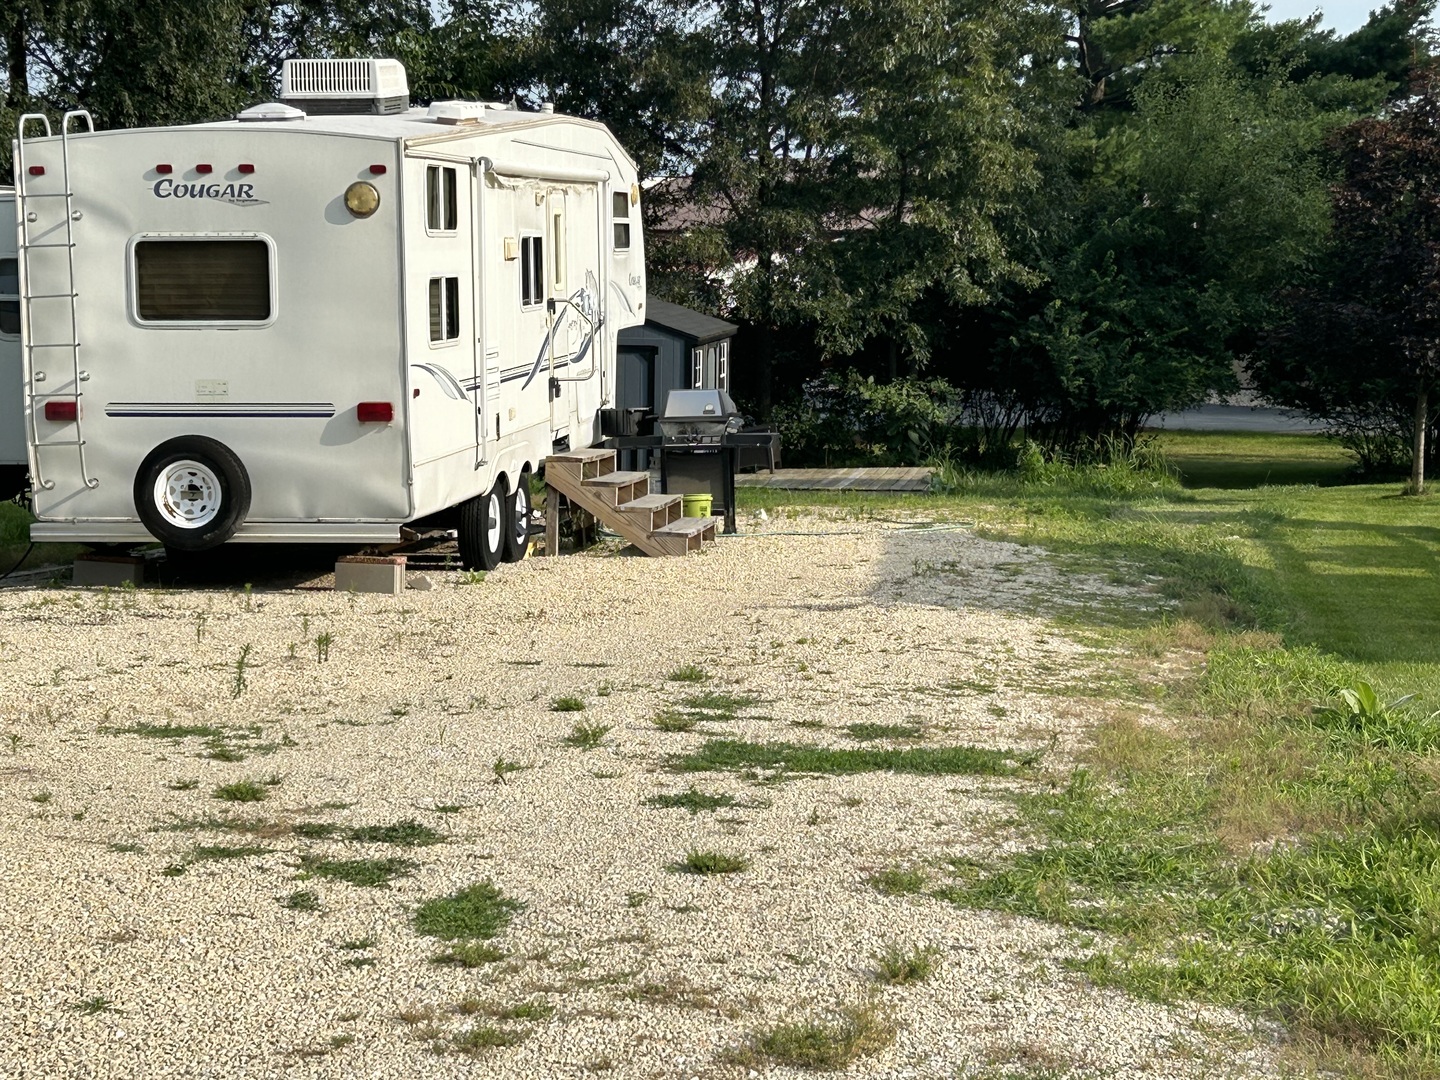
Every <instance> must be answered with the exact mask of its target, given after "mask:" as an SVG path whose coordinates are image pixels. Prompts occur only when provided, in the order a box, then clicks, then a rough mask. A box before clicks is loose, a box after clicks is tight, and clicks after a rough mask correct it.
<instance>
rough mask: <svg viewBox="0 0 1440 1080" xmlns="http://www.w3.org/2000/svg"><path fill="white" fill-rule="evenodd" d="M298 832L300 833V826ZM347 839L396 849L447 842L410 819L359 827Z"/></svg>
mask: <svg viewBox="0 0 1440 1080" xmlns="http://www.w3.org/2000/svg"><path fill="white" fill-rule="evenodd" d="M296 831H297V832H298V831H299V827H298V826H297V829H296ZM346 837H347V839H350V840H354V841H355V842H357V843H361V844H393V845H395V846H396V847H429V846H430V845H432V844H443V843H444V842H445V836H444V834H443V833H440V832H436V831H435V830H434V829H432V828H430V826H429V825H422V824H421V823H420V822H418V821H413V820H411V819H409V818H407V819H406V820H404V821H397V822H395V823H394V824H393V825H359V826H356V827H355V828H353V829H350V830H349V831H348V832H347V833H346Z"/></svg>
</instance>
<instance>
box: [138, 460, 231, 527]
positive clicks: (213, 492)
mask: <svg viewBox="0 0 1440 1080" xmlns="http://www.w3.org/2000/svg"><path fill="white" fill-rule="evenodd" d="M220 491H221V485H220V477H219V476H218V475H216V473H215V471H214V470H213V469H211V468H210V466H208V465H202V464H201V463H200V462H198V461H172V462H171V463H170V464H169V465H167V466H165V468H164V469H163V470H161V473H160V475H159V476H158V477H156V478H155V493H154V499H155V509H156V510H158V511H160V516H161V517H162V518H164V519H165V521H166V522H167V523H168V524H170V525H173V526H175V527H176V528H177V529H202V528H204V527H205V526H206V525H209V524H210V523H211V522H212V521H214V520H215V519H216V518H217V517H219V516H220V504H221V501H222V499H221V494H220Z"/></svg>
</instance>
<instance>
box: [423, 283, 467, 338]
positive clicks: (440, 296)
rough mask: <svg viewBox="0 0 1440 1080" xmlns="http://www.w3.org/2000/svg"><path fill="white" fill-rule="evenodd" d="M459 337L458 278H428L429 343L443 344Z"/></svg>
mask: <svg viewBox="0 0 1440 1080" xmlns="http://www.w3.org/2000/svg"><path fill="white" fill-rule="evenodd" d="M459 338H460V279H459V278H458V277H447V278H431V279H430V344H432V345H443V344H445V343H446V342H450V341H458V340H459Z"/></svg>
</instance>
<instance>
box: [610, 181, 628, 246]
mask: <svg viewBox="0 0 1440 1080" xmlns="http://www.w3.org/2000/svg"><path fill="white" fill-rule="evenodd" d="M610 202H611V206H612V207H613V214H614V218H615V250H616V251H629V250H630V193H629V192H628V191H617V192H615V194H614V195H612V196H611V198H610Z"/></svg>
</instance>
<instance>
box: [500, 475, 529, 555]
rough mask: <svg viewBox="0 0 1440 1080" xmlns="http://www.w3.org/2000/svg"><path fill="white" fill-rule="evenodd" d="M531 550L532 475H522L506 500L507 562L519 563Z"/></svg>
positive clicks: (505, 552) (505, 553)
mask: <svg viewBox="0 0 1440 1080" xmlns="http://www.w3.org/2000/svg"><path fill="white" fill-rule="evenodd" d="M529 550H530V474H529V473H523V472H522V473H521V474H520V476H519V478H518V479H517V480H516V481H515V490H514V491H513V492H511V493H510V497H509V498H508V499H506V500H505V551H504V555H503V557H504V559H505V561H506V562H519V561H520V560H521V559H523V558H525V553H526V552H528V551H529Z"/></svg>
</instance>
